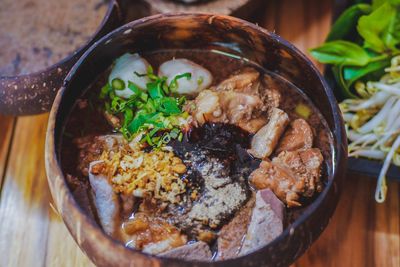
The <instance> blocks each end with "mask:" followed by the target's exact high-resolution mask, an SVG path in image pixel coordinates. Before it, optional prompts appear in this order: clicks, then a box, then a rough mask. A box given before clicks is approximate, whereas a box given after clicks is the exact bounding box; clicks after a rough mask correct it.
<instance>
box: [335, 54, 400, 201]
mask: <svg viewBox="0 0 400 267" xmlns="http://www.w3.org/2000/svg"><path fill="white" fill-rule="evenodd" d="M355 89H356V91H357V93H358V94H359V95H361V96H362V97H363V98H361V99H346V100H344V101H343V102H342V103H340V109H341V110H342V113H343V118H344V120H345V123H346V130H347V136H348V139H349V141H350V143H349V147H348V149H349V156H350V157H366V158H370V159H377V160H383V167H382V169H381V171H380V174H379V177H378V183H377V187H376V191H375V199H376V201H377V202H379V203H382V202H383V201H385V198H386V193H387V184H386V173H387V171H388V169H389V167H390V164H391V163H392V164H394V165H396V166H400V56H396V57H393V58H392V60H391V66H390V67H388V68H386V69H385V74H384V75H383V76H382V77H381V79H380V80H379V81H368V82H366V83H363V82H361V81H358V82H357V83H356V84H355Z"/></svg>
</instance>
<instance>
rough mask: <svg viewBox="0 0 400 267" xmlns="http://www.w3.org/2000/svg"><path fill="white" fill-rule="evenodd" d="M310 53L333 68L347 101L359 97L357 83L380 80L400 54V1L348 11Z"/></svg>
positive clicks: (386, 0)
mask: <svg viewBox="0 0 400 267" xmlns="http://www.w3.org/2000/svg"><path fill="white" fill-rule="evenodd" d="M357 2H360V1H357ZM310 53H311V55H312V56H313V57H315V58H316V59H317V60H318V61H320V62H322V63H325V64H331V65H332V69H331V70H332V73H333V76H334V77H335V80H336V82H337V83H338V84H339V86H340V88H341V92H342V95H343V96H344V97H351V98H354V97H359V95H358V94H357V92H355V90H354V84H355V82H356V81H358V80H361V81H366V80H368V79H372V78H373V77H380V75H381V74H382V73H383V71H384V69H385V68H386V67H387V66H389V65H390V58H392V57H393V56H396V55H399V54H400V0H374V1H372V5H371V4H367V3H358V4H356V5H353V6H351V7H349V8H348V9H347V10H346V11H345V12H343V14H342V15H341V16H340V17H339V18H338V20H337V21H336V22H335V24H334V25H333V27H332V31H331V33H330V34H329V35H328V38H327V41H326V43H324V44H323V45H321V46H320V47H317V48H314V49H311V50H310Z"/></svg>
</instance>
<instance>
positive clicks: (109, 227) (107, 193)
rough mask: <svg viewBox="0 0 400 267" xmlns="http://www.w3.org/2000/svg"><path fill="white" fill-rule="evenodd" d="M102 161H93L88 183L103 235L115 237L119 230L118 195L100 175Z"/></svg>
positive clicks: (104, 176)
mask: <svg viewBox="0 0 400 267" xmlns="http://www.w3.org/2000/svg"><path fill="white" fill-rule="evenodd" d="M102 164H103V161H94V162H91V163H90V167H89V182H90V185H91V187H92V192H93V199H94V203H95V206H96V210H97V216H98V218H99V220H100V224H101V226H102V228H103V230H104V232H105V233H107V234H109V235H111V236H115V235H116V234H117V233H118V232H117V229H119V221H120V220H119V215H120V214H119V211H120V209H121V207H120V203H119V199H118V195H117V194H116V193H114V191H113V188H112V185H111V184H110V182H109V181H108V178H107V176H106V175H104V174H102V173H101V169H102Z"/></svg>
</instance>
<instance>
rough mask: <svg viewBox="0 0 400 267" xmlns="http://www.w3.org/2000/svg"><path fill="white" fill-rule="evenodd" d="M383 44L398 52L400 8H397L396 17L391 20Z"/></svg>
mask: <svg viewBox="0 0 400 267" xmlns="http://www.w3.org/2000/svg"><path fill="white" fill-rule="evenodd" d="M383 42H384V43H385V45H386V47H387V48H389V49H391V50H393V51H398V49H397V46H398V45H399V44H400V8H399V7H397V8H395V15H394V16H393V17H392V19H391V20H390V23H389V26H388V27H387V29H386V30H385V31H384V33H383Z"/></svg>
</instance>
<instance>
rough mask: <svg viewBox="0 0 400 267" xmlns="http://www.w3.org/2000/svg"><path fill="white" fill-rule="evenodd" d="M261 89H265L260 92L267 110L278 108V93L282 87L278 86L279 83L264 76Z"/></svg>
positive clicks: (279, 96)
mask: <svg viewBox="0 0 400 267" xmlns="http://www.w3.org/2000/svg"><path fill="white" fill-rule="evenodd" d="M262 87H264V88H265V89H264V90H262V91H261V95H262V97H263V99H264V102H265V105H266V106H267V107H268V108H269V109H271V108H277V107H279V104H280V101H281V93H280V92H279V88H281V87H282V85H281V84H279V82H278V81H277V80H276V79H275V78H273V77H272V76H271V75H264V79H263V80H262Z"/></svg>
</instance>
